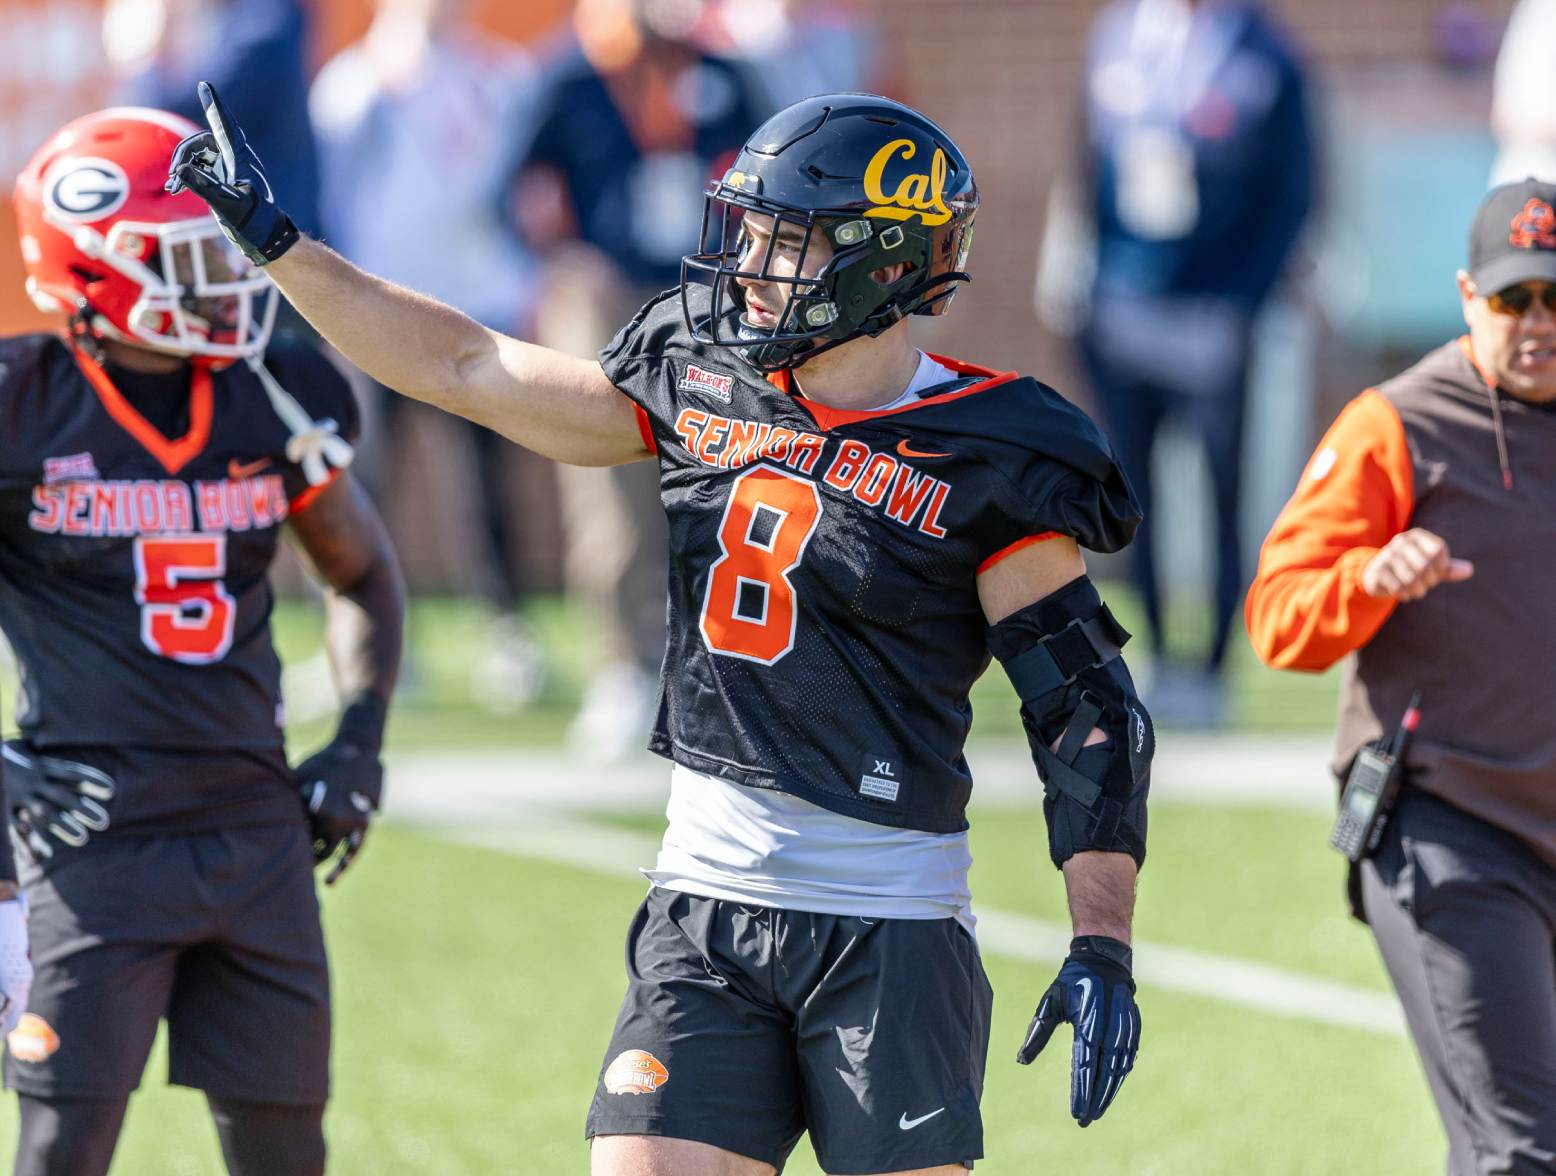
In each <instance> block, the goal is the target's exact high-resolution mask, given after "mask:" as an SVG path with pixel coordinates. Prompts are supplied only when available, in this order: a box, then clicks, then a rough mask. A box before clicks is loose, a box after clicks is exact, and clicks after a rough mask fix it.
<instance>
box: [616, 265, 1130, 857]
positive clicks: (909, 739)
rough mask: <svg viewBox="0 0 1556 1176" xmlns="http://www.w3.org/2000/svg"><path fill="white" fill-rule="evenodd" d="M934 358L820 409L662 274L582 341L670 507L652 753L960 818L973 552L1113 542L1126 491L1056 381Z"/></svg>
mask: <svg viewBox="0 0 1556 1176" xmlns="http://www.w3.org/2000/svg"><path fill="white" fill-rule="evenodd" d="M704 296H705V297H706V294H705V292H704ZM932 358H934V359H935V360H936V361H937V362H939V363H941V364H942V365H944V366H946V367H948V368H950V369H952V370H953V371H956V372H957V373H959V375H960V377H961V378H959V379H957V380H955V381H953V382H952V383H950V384H946V385H942V386H939V387H935V388H930V389H928V390H927V391H925V392H924V393H923V394H922V395H921V396H920V398H919V399H918V400H917V401H915V402H911V403H909V404H908V405H906V406H904V407H899V408H895V409H890V410H886V411H876V412H849V411H844V410H839V409H829V408H826V407H824V406H822V405H818V404H815V403H813V402H811V401H807V400H805V399H804V398H803V397H801V396H799V395H795V394H792V393H791V391H790V389H789V386H788V383H787V381H786V380H785V379H784V378H783V375H780V376H778V377H774V380H773V382H769V381H768V380H767V379H765V378H764V377H763V376H762V375H761V374H760V373H759V372H757V371H756V370H755V369H753V368H751V367H750V366H748V365H747V364H746V363H745V362H744V361H743V360H742V359H741V358H740V357H739V355H738V354H737V353H735V352H733V351H728V350H724V349H720V348H716V347H706V346H703V345H701V344H699V343H697V342H695V341H694V340H693V339H692V338H691V336H690V333H689V332H688V331H687V329H686V326H685V320H684V317H683V312H682V307H681V302H680V295H679V292H672V293H670V294H666V295H662V296H660V297H659V298H657V299H655V300H654V301H652V302H650V303H649V304H648V305H647V306H646V307H644V309H643V310H642V311H641V312H640V313H639V314H638V316H637V318H636V319H634V320H633V321H632V323H630V324H629V325H628V326H627V327H626V328H625V329H624V330H623V331H622V332H621V333H620V334H619V335H618V336H617V337H616V338H615V339H614V340H613V341H612V342H611V344H610V345H609V346H608V347H606V348H605V350H604V351H602V352H601V354H600V360H601V363H602V364H603V366H604V369H605V372H606V374H607V375H608V376H609V377H610V379H611V380H612V382H613V383H615V385H616V386H617V387H618V388H619V389H620V390H621V391H622V392H623V393H625V394H626V395H627V396H628V397H629V398H630V399H631V400H632V401H633V402H634V403H635V404H636V405H637V407H638V417H639V425H640V427H641V428H642V430H643V435H644V440H645V443H646V444H648V445H649V447H650V448H652V449H653V450H654V451H655V453H656V454H657V456H658V460H659V469H660V488H661V498H662V500H663V503H664V508H665V512H666V515H667V516H668V519H669V525H670V582H669V614H668V624H669V640H668V646H667V649H666V655H665V669H664V674H663V677H662V684H661V689H660V701H659V712H658V717H657V719H656V722H655V726H654V732H653V736H652V739H651V740H650V744H649V746H650V747H651V749H652V750H653V751H655V752H657V753H658V754H660V755H663V756H666V757H668V758H670V759H672V760H674V761H675V762H676V763H679V764H683V765H685V766H686V767H688V768H692V769H694V770H697V771H700V772H706V773H709V774H711V775H715V776H719V777H721V778H723V779H726V780H730V781H733V782H735V783H738V784H743V785H746V786H748V787H753V788H769V789H779V790H782V791H784V792H787V793H790V794H793V795H795V796H799V797H802V798H803V799H806V800H808V801H811V802H812V803H815V804H818V805H821V806H822V807H824V808H827V809H830V810H831V811H833V812H837V813H842V814H844V815H846V816H851V817H856V818H861V819H864V820H867V821H872V822H875V823H877V824H883V825H892V826H899V827H905V828H913V829H921V830H924V831H927V832H933V833H950V832H957V831H960V830H961V829H964V828H966V819H965V815H964V814H965V809H966V805H967V799H968V796H969V794H970V792H971V788H972V780H971V777H970V775H969V773H968V769H967V762H966V759H965V758H964V757H963V754H962V748H963V744H964V743H965V741H966V738H967V733H968V730H969V728H970V726H971V724H972V708H971V706H970V704H969V703H968V691H969V690H970V689H971V687H972V684H973V682H974V681H975V680H976V679H977V677H978V676H979V674H981V673H982V672H983V670H984V668H985V667H986V666H987V665H988V661H989V654H988V651H987V648H986V646H985V640H984V633H985V630H986V629H987V621H986V620H985V618H984V616H983V612H982V609H981V607H980V605H979V601H978V593H977V587H976V578H977V574H978V572H979V571H980V570H981V569H982V568H984V567H987V566H990V565H991V564H992V563H994V562H995V561H997V560H998V559H999V558H1001V556H1003V555H1005V554H1008V553H1009V552H1011V551H1014V550H1017V549H1019V548H1020V547H1021V546H1023V545H1025V544H1026V543H1029V542H1034V541H1038V540H1040V539H1041V538H1044V537H1047V536H1050V535H1053V534H1061V535H1069V536H1072V537H1073V538H1074V539H1076V541H1077V542H1079V543H1080V544H1081V545H1082V546H1083V547H1087V548H1090V549H1092V550H1096V551H1114V550H1117V549H1118V548H1120V547H1122V546H1123V545H1124V544H1126V543H1127V542H1128V541H1129V539H1130V537H1131V536H1132V535H1133V533H1134V530H1135V527H1136V526H1137V525H1138V523H1139V511H1138V508H1137V506H1136V504H1135V502H1134V499H1133V496H1132V495H1131V493H1130V490H1129V487H1128V485H1127V483H1126V481H1125V479H1124V477H1123V474H1122V473H1121V472H1120V470H1119V469H1118V467H1117V465H1116V463H1115V461H1114V458H1113V455H1112V452H1111V451H1110V450H1109V448H1108V446H1107V443H1106V441H1105V440H1104V439H1103V438H1102V436H1101V434H1100V433H1099V432H1098V430H1097V429H1096V426H1095V425H1093V424H1092V422H1091V421H1090V420H1089V419H1088V418H1087V417H1086V415H1085V414H1084V413H1082V412H1081V411H1080V410H1079V409H1077V408H1076V407H1075V406H1073V405H1072V404H1070V403H1069V402H1068V401H1066V400H1064V399H1063V398H1062V397H1061V396H1060V395H1059V394H1058V393H1056V392H1055V391H1054V390H1053V389H1051V388H1048V387H1047V386H1045V385H1043V384H1040V383H1038V382H1037V381H1035V380H1031V379H1026V378H1021V377H1018V376H1016V375H1014V374H1013V373H1004V374H998V373H995V372H992V371H988V370H986V369H982V368H978V367H974V366H972V365H969V364H964V363H959V362H957V361H955V360H948V359H944V358H941V357H938V356H935V357H932ZM785 374H786V373H785Z"/></svg>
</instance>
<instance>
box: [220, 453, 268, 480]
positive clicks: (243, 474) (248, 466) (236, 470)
mask: <svg viewBox="0 0 1556 1176" xmlns="http://www.w3.org/2000/svg"><path fill="white" fill-rule="evenodd" d="M271 460H272V459H271V458H268V457H262V458H260V459H259V460H258V461H249V462H239V461H238V459H237V458H235V457H234V458H232V459H230V460H229V461H228V462H227V476H228V477H229V478H231V479H232V480H233V481H234V482H241V481H243V479H244V478H252V477H253V476H254V475H255V474H257V473H259V471H260V470H262V469H264V468H266V467H267V466H268V465H270V462H271Z"/></svg>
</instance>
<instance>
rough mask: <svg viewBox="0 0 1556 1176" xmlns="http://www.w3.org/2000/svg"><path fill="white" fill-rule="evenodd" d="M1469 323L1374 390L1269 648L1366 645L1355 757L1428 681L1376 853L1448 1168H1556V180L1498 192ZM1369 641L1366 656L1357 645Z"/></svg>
mask: <svg viewBox="0 0 1556 1176" xmlns="http://www.w3.org/2000/svg"><path fill="white" fill-rule="evenodd" d="M1469 262H1470V267H1469V270H1468V271H1467V272H1466V271H1463V270H1461V271H1460V272H1459V275H1458V282H1459V296H1460V299H1461V301H1462V303H1463V309H1464V319H1465V322H1466V323H1467V324H1468V326H1469V334H1468V335H1466V336H1464V337H1461V338H1459V339H1457V340H1455V341H1453V342H1451V343H1447V344H1444V345H1443V346H1442V347H1439V348H1438V349H1437V350H1435V351H1433V352H1431V353H1430V354H1429V355H1427V356H1426V357H1425V358H1424V359H1422V360H1421V361H1420V362H1419V363H1417V364H1416V365H1415V366H1414V367H1412V368H1410V369H1409V370H1408V371H1406V372H1404V373H1402V374H1401V375H1399V376H1396V377H1395V378H1394V379H1392V380H1389V381H1387V382H1386V383H1384V384H1382V385H1381V386H1380V387H1378V388H1375V389H1369V390H1368V391H1366V392H1363V393H1362V394H1361V395H1360V396H1358V397H1357V398H1356V399H1355V400H1353V401H1352V402H1351V403H1350V404H1349V405H1348V406H1347V407H1346V408H1345V410H1344V411H1343V412H1342V413H1341V414H1340V416H1339V418H1338V419H1337V420H1336V421H1335V423H1334V425H1333V426H1331V428H1330V429H1329V432H1328V433H1327V434H1326V435H1325V436H1324V438H1323V440H1322V441H1321V442H1320V443H1319V447H1318V450H1317V452H1316V453H1315V454H1314V455H1313V458H1312V460H1311V461H1310V462H1309V463H1308V467H1307V469H1306V471H1305V472H1304V473H1303V476H1302V481H1301V483H1300V485H1299V486H1298V487H1297V491H1296V493H1295V494H1294V495H1293V496H1292V498H1291V501H1290V502H1288V503H1287V504H1286V507H1285V509H1284V510H1283V511H1282V512H1281V515H1280V517H1279V518H1278V519H1277V520H1276V521H1275V526H1274V528H1273V529H1272V530H1271V532H1270V535H1269V537H1268V539H1266V540H1265V544H1264V550H1263V552H1262V554H1261V557H1260V560H1259V573H1258V576H1257V578H1256V579H1255V581H1254V584H1253V586H1252V588H1251V589H1250V590H1249V593H1248V603H1247V622H1248V632H1249V634H1250V636H1251V637H1252V639H1253V645H1254V649H1255V650H1256V651H1257V652H1258V654H1259V656H1260V657H1261V658H1262V659H1264V661H1265V662H1267V663H1268V664H1270V665H1272V666H1276V667H1278V668H1283V669H1301V670H1321V669H1324V668H1326V667H1328V666H1330V665H1332V664H1333V663H1334V662H1336V661H1338V660H1340V659H1341V658H1342V657H1345V658H1346V665H1345V677H1344V683H1343V686H1342V692H1341V704H1340V725H1339V731H1338V736H1337V746H1336V755H1335V770H1336V772H1337V774H1343V773H1344V771H1345V770H1346V769H1347V768H1348V766H1349V764H1350V762H1351V761H1352V759H1353V758H1354V757H1355V755H1356V753H1357V751H1358V750H1359V749H1360V748H1361V746H1362V745H1363V744H1364V743H1366V742H1368V741H1370V740H1373V739H1376V738H1378V737H1379V736H1380V735H1382V734H1384V733H1389V732H1392V731H1393V730H1394V729H1395V728H1396V727H1397V726H1398V724H1399V722H1400V719H1401V716H1402V715H1403V713H1404V711H1405V708H1406V706H1407V704H1408V700H1409V699H1410V696H1411V694H1412V693H1413V692H1415V691H1420V694H1421V699H1422V705H1421V718H1420V726H1419V728H1418V730H1417V732H1416V735H1415V737H1414V739H1413V741H1412V743H1411V745H1410V748H1409V752H1408V755H1407V759H1406V786H1405V788H1404V789H1403V790H1402V794H1401V798H1400V801H1399V803H1398V806H1397V807H1396V809H1395V810H1394V813H1393V817H1392V819H1391V821H1390V823H1389V826H1388V828H1387V830H1386V832H1385V834H1384V837H1383V840H1382V843H1381V844H1380V845H1379V846H1378V849H1377V851H1376V853H1375V854H1374V855H1373V856H1372V857H1371V858H1369V859H1368V860H1366V861H1364V862H1363V863H1362V866H1361V870H1360V876H1359V882H1360V901H1361V907H1362V909H1361V910H1360V911H1358V912H1357V913H1358V914H1359V915H1362V916H1363V917H1365V919H1366V921H1367V922H1368V923H1369V924H1370V926H1371V928H1372V931H1373V935H1374V936H1375V937H1376V939H1377V941H1378V947H1379V949H1380V950H1381V952H1382V955H1383V959H1384V963H1385V964H1386V965H1387V967H1388V971H1389V975H1390V977H1391V978H1392V980H1393V983H1394V987H1395V990H1396V991H1397V992H1398V993H1399V997H1400V1000H1401V1002H1402V1003H1403V1005H1404V1008H1405V1015H1406V1018H1407V1020H1408V1022H1409V1025H1410V1031H1411V1035H1412V1036H1413V1037H1414V1039H1415V1043H1416V1048H1417V1050H1418V1051H1419V1052H1420V1055H1421V1060H1422V1064H1423V1066H1424V1067H1425V1070H1426V1076H1427V1080H1428V1082H1429V1083H1430V1085H1431V1089H1432V1094H1433V1097H1434V1098H1435V1099H1436V1102H1437V1108H1438V1112H1439V1113H1440V1114H1441V1116H1442V1119H1443V1124H1444V1126H1445V1127H1446V1129H1447V1133H1448V1140H1449V1172H1450V1173H1451V1174H1452V1176H1467V1174H1471V1173H1536V1172H1539V1173H1552V1172H1556V713H1553V704H1556V608H1553V605H1552V602H1553V600H1556V185H1551V184H1544V183H1538V182H1536V181H1534V180H1526V181H1523V182H1521V183H1516V184H1507V185H1504V186H1502V187H1499V188H1496V189H1494V190H1493V191H1492V192H1490V193H1489V194H1488V195H1487V196H1486V198H1485V200H1484V201H1483V202H1482V204H1481V206H1480V209H1479V211H1478V212H1477V213H1476V215H1475V221H1474V225H1473V227H1472V229H1471V232H1470V258H1469ZM1347 655H1354V656H1349V657H1347Z"/></svg>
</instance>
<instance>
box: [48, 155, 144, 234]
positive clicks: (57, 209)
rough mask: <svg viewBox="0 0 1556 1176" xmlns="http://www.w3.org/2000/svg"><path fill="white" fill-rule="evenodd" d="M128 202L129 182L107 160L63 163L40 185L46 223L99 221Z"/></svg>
mask: <svg viewBox="0 0 1556 1176" xmlns="http://www.w3.org/2000/svg"><path fill="white" fill-rule="evenodd" d="M129 198H130V178H129V177H128V176H127V175H125V174H124V169H123V168H122V167H120V166H119V165H118V164H117V163H114V162H113V161H112V160H108V159H93V158H90V157H87V158H80V159H63V160H61V161H60V162H59V163H57V164H55V165H54V166H53V167H52V168H50V169H49V174H48V178H47V179H45V180H44V181H43V203H44V207H45V215H46V216H47V218H48V219H50V220H55V219H63V220H71V221H98V220H102V219H103V217H105V216H107V215H108V214H109V213H112V212H117V211H118V210H119V208H120V207H121V206H122V205H123V204H124V202H125V201H126V200H128V199H129Z"/></svg>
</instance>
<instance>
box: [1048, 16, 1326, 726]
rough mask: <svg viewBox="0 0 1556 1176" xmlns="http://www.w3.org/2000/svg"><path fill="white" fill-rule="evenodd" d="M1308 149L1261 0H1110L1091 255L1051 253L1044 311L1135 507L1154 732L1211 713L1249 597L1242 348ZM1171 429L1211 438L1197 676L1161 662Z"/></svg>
mask: <svg viewBox="0 0 1556 1176" xmlns="http://www.w3.org/2000/svg"><path fill="white" fill-rule="evenodd" d="M1312 151H1313V149H1312V143H1311V141H1310V132H1309V126H1308V115H1307V109H1306V98H1305V82H1304V76H1303V68H1302V64H1301V62H1300V61H1299V60H1298V58H1297V56H1296V54H1295V53H1294V51H1293V49H1292V48H1291V46H1290V45H1289V44H1288V42H1287V41H1286V39H1285V36H1284V35H1283V33H1282V32H1281V31H1280V30H1279V29H1278V28H1277V27H1276V26H1275V25H1274V24H1273V23H1272V21H1271V20H1270V19H1269V18H1268V17H1267V16H1266V14H1265V13H1264V11H1263V9H1262V7H1261V6H1260V5H1259V4H1256V3H1237V2H1231V0H1228V2H1217V0H1119V2H1117V3H1114V4H1111V5H1109V6H1108V7H1107V8H1106V9H1104V10H1103V11H1102V13H1101V14H1100V15H1099V16H1098V18H1097V21H1096V24H1095V25H1094V26H1093V29H1092V35H1091V43H1090V48H1089V54H1088V60H1087V68H1086V94H1085V152H1086V160H1085V168H1084V171H1083V183H1082V185H1081V188H1082V191H1081V193H1080V195H1079V199H1080V201H1081V202H1082V203H1083V205H1084V208H1085V210H1086V211H1087V212H1088V213H1089V219H1090V222H1091V225H1092V227H1093V229H1094V234H1095V236H1094V250H1093V251H1092V255H1091V256H1090V257H1088V258H1086V259H1085V260H1086V262H1087V263H1088V264H1086V265H1084V266H1077V265H1070V266H1067V267H1063V268H1064V269H1065V270H1066V272H1064V273H1061V274H1057V275H1056V274H1055V273H1054V270H1055V261H1054V258H1052V257H1046V256H1045V259H1044V268H1045V269H1046V270H1048V271H1049V274H1048V275H1047V277H1046V285H1047V287H1048V289H1047V290H1046V291H1045V290H1044V286H1045V276H1044V275H1042V274H1040V276H1039V301H1040V305H1041V304H1043V303H1047V306H1046V310H1047V313H1046V314H1045V317H1046V318H1047V319H1048V321H1049V323H1050V325H1054V326H1059V327H1061V328H1063V327H1065V326H1069V327H1071V328H1073V329H1075V330H1077V331H1078V332H1079V335H1080V344H1081V351H1082V355H1083V358H1084V360H1085V363H1086V367H1087V371H1088V375H1089V376H1090V379H1091V383H1092V387H1093V389H1094V391H1095V392H1096V395H1097V398H1098V400H1099V402H1100V405H1101V408H1102V411H1103V415H1104V417H1105V419H1106V422H1107V424H1108V428H1109V430H1110V432H1111V435H1112V438H1113V441H1114V444H1115V446H1116V448H1117V450H1118V453H1119V456H1120V458H1121V460H1122V463H1123V466H1124V469H1125V471H1126V473H1127V474H1128V475H1129V478H1130V480H1131V482H1132V483H1133V484H1134V488H1135V491H1136V493H1137V494H1138V495H1139V497H1140V501H1141V503H1142V505H1143V506H1144V507H1145V511H1146V518H1147V525H1146V527H1144V528H1142V538H1137V540H1136V542H1135V543H1134V544H1133V545H1132V546H1131V548H1130V551H1131V552H1132V553H1133V576H1134V580H1135V583H1136V586H1137V588H1138V590H1139V591H1140V593H1141V596H1142V598H1143V601H1144V604H1145V609H1146V614H1147V617H1148V619H1149V621H1150V627H1151V640H1152V647H1153V651H1154V653H1155V655H1156V664H1157V674H1156V678H1155V683H1154V685H1155V689H1154V690H1153V691H1152V694H1153V695H1154V697H1153V698H1152V700H1151V705H1152V709H1153V713H1155V714H1157V715H1158V717H1159V718H1160V719H1162V720H1163V721H1167V722H1174V721H1176V722H1180V723H1186V724H1194V725H1215V724H1216V723H1218V722H1219V721H1220V718H1221V710H1222V703H1223V693H1222V687H1221V681H1220V672H1221V666H1222V661H1223V659H1224V657H1225V654H1226V648H1227V640H1228V636H1229V634H1230V631H1231V625H1232V620H1233V617H1234V615H1235V613H1236V611H1237V607H1238V602H1239V599H1240V597H1241V594H1242V590H1243V569H1242V566H1241V560H1240V557H1239V551H1238V547H1239V543H1238V525H1237V521H1238V520H1237V513H1238V503H1239V498H1240V492H1241V479H1240V471H1239V465H1240V461H1241V455H1242V444H1243V424H1244V417H1245V402H1246V391H1247V382H1248V365H1249V351H1250V341H1251V337H1252V329H1253V325H1254V321H1255V318H1256V316H1257V314H1258V311H1259V309H1260V307H1261V305H1262V304H1263V303H1264V301H1265V299H1266V298H1267V297H1268V295H1269V294H1270V292H1271V291H1272V290H1273V288H1274V287H1275V284H1276V282H1277V280H1278V279H1279V278H1280V275H1281V271H1282V268H1283V267H1284V265H1285V263H1286V259H1287V257H1288V255H1289V254H1290V252H1291V249H1292V246H1293V244H1294V243H1295V242H1296V240H1297V236H1298V234H1299V231H1300V230H1301V227H1302V224H1303V221H1304V220H1305V219H1306V217H1307V215H1308V211H1309V208H1310V206H1311V203H1312V186H1313V163H1312ZM1053 236H1054V235H1053V233H1050V234H1049V240H1050V241H1052V240H1053ZM1087 279H1089V281H1088V280H1087ZM1066 284H1068V289H1067V290H1065V289H1064V287H1065V286H1066ZM1066 293H1067V294H1068V301H1069V304H1070V305H1069V310H1068V313H1066V312H1065V310H1064V309H1063V308H1062V306H1061V305H1060V304H1062V303H1063V302H1064V301H1065V297H1064V295H1065V294H1066ZM1066 320H1067V321H1066ZM1168 417H1175V418H1177V419H1179V420H1180V421H1181V422H1182V423H1183V424H1184V425H1186V426H1187V427H1188V428H1189V429H1191V430H1192V431H1193V432H1194V433H1195V434H1197V436H1198V437H1199V439H1200V440H1201V442H1202V443H1203V445H1204V447H1205V452H1206V456H1207V458H1208V464H1209V468H1210V476H1211V481H1212V484H1213V494H1214V500H1215V531H1214V534H1215V548H1216V557H1217V568H1216V571H1215V574H1214V600H1215V603H1214V609H1215V612H1214V628H1213V636H1212V639H1211V644H1210V648H1209V649H1208V650H1207V651H1206V653H1205V655H1204V658H1203V660H1202V661H1201V662H1199V663H1198V664H1196V665H1174V664H1172V663H1170V662H1168V661H1167V660H1166V658H1165V656H1164V655H1165V652H1166V649H1167V645H1168V642H1167V640H1166V634H1165V632H1164V617H1163V608H1162V593H1161V588H1160V585H1159V583H1158V576H1157V568H1156V561H1155V557H1154V556H1153V554H1152V535H1151V525H1150V521H1149V520H1150V519H1151V509H1152V502H1153V497H1154V496H1153V494H1152V487H1151V478H1150V466H1151V449H1152V445H1153V442H1154V441H1155V438H1156V434H1157V430H1158V427H1159V426H1160V425H1161V424H1162V422H1163V420H1164V419H1166V418H1168Z"/></svg>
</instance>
